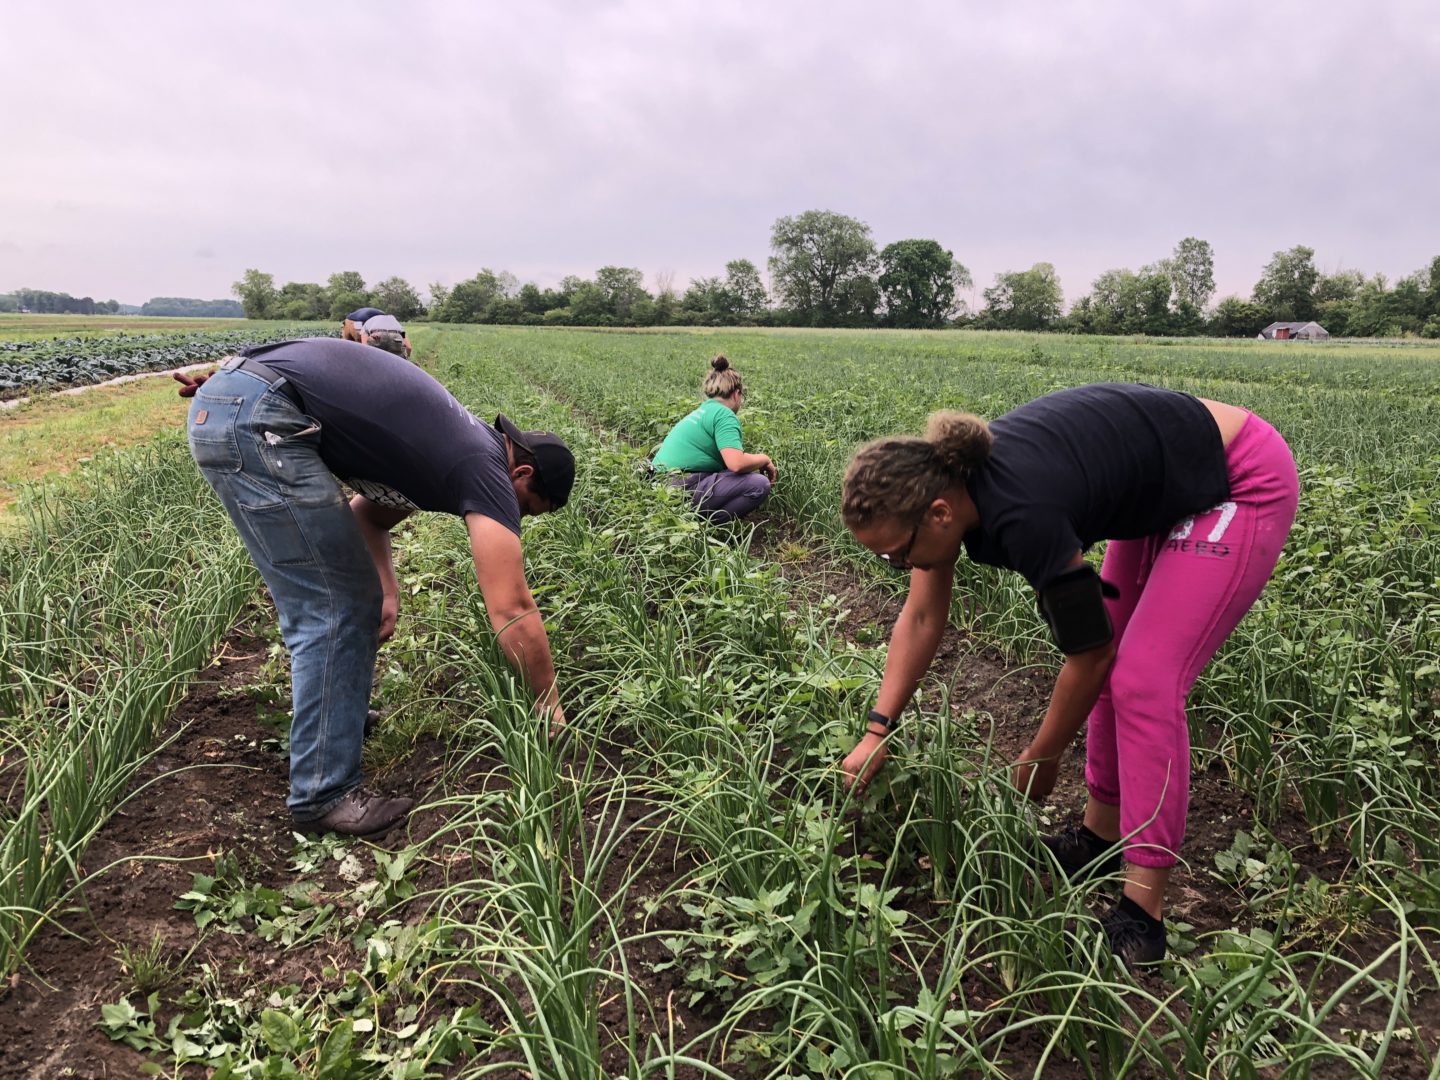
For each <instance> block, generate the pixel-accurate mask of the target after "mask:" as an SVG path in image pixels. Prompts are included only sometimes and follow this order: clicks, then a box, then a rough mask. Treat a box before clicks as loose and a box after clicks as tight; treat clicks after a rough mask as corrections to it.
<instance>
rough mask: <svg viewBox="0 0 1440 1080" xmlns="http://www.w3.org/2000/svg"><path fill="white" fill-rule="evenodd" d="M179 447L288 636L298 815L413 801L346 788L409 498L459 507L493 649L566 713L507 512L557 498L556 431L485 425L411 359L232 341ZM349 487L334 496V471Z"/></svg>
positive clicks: (557, 715) (514, 521)
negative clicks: (226, 516)
mask: <svg viewBox="0 0 1440 1080" xmlns="http://www.w3.org/2000/svg"><path fill="white" fill-rule="evenodd" d="M189 437H190V452H191V453H192V454H193V455H194V457H195V461H196V463H197V464H198V465H199V466H200V471H201V472H202V473H203V474H204V476H205V479H206V480H207V481H209V483H210V486H211V487H212V488H214V489H215V493H216V494H217V495H218V496H219V497H220V501H221V502H222V503H224V504H225V509H226V510H228V511H229V513H230V519H231V520H232V521H233V522H234V523H235V527H236V529H237V530H239V532H240V536H241V539H243V540H244V542H245V546H246V548H247V549H248V550H249V552H250V557H251V558H252V559H253V560H254V561H255V565H256V567H258V568H259V570H260V573H261V575H262V576H263V577H264V578H265V583H266V584H267V585H268V586H269V587H270V593H271V596H272V597H273V598H274V600H275V607H276V610H277V611H278V612H279V615H280V630H281V633H282V635H283V636H284V638H285V644H286V647H287V648H288V649H289V650H290V664H291V683H292V694H293V712H294V718H293V720H292V721H291V727H290V797H289V799H288V800H287V803H288V805H289V807H290V813H291V815H292V816H293V817H294V820H295V824H296V826H297V827H299V828H301V829H302V830H305V831H308V832H326V831H331V832H337V833H343V834H346V835H350V836H365V837H376V836H379V835H381V834H383V833H385V832H387V831H388V830H389V829H391V828H392V827H393V826H394V825H396V824H397V823H399V822H400V821H402V820H404V818H405V816H406V814H408V813H409V812H410V807H411V806H412V805H413V802H414V800H412V799H408V798H383V797H381V796H378V795H375V794H372V793H371V792H369V791H367V790H366V789H365V788H364V787H362V786H361V774H360V747H361V742H362V740H363V738H364V730H365V719H366V712H367V710H368V708H369V698H370V684H371V678H372V676H373V673H374V667H375V653H376V649H377V648H378V646H379V643H380V642H382V641H384V640H386V639H387V638H389V637H390V635H391V634H392V633H393V632H394V630H395V618H396V614H397V611H398V608H399V597H400V590H399V586H398V584H397V582H396V579H395V567H394V563H393V562H392V561H391V554H390V530H391V529H393V528H394V527H395V526H396V525H397V524H399V523H400V522H401V521H403V520H404V519H405V518H407V517H408V516H409V515H410V514H412V513H414V512H415V511H416V510H439V511H443V512H445V513H451V514H457V515H459V516H460V517H462V518H463V519H464V521H465V527H466V529H467V531H468V532H469V534H470V552H471V555H472V556H473V558H474V563H475V574H476V577H477V578H478V579H479V583H480V592H481V594H482V595H483V597H484V599H485V607H486V610H487V612H488V613H489V616H490V622H491V624H492V625H493V626H494V628H495V631H496V633H497V634H498V635H499V639H500V647H501V648H502V649H503V650H504V652H505V656H506V658H507V659H508V660H509V661H510V662H511V663H512V664H513V665H514V666H515V667H516V668H517V669H518V670H519V671H520V673H521V674H522V675H523V676H524V677H525V679H526V681H527V682H528V683H529V685H530V688H531V689H532V690H533V691H534V693H535V697H536V709H537V711H538V712H539V713H540V714H541V715H542V716H543V717H544V718H545V719H546V720H548V722H549V723H551V724H552V725H555V724H562V723H564V721H565V714H564V710H563V709H562V708H561V706H560V699H559V696H558V694H557V692H556V687H555V669H554V666H553V664H552V662H551V658H550V645H549V641H548V639H547V637H546V634H545V626H544V624H543V623H542V622H541V619H540V613H539V611H538V610H537V609H536V607H535V601H534V599H533V598H532V597H531V595H530V588H529V586H528V585H527V584H526V581H525V564H524V560H523V557H522V555H521V550H520V519H521V518H522V517H525V516H527V515H530V514H544V513H549V512H550V511H552V510H558V509H560V507H562V506H564V505H565V501H566V499H568V498H569V497H570V488H571V486H572V484H573V483H574V479H575V459H574V457H573V456H572V455H571V453H570V451H569V449H568V448H567V447H566V446H565V444H564V443H563V442H562V441H561V440H560V439H559V438H557V437H556V436H554V435H551V434H548V433H546V432H543V431H521V430H520V429H519V428H517V427H516V426H515V425H514V424H513V423H511V422H510V421H509V420H508V419H506V418H505V417H504V416H499V417H496V420H495V426H494V427H492V426H491V425H490V424H487V423H485V422H483V421H481V420H479V419H478V418H477V417H475V416H473V415H472V414H471V413H470V412H468V411H467V410H466V409H465V408H464V407H463V406H462V405H461V404H460V403H459V402H458V401H456V400H455V398H454V397H453V396H452V395H451V394H450V392H449V391H448V390H446V389H445V388H444V387H443V386H441V385H440V384H439V383H438V382H436V381H435V379H433V378H431V377H430V376H429V375H428V374H426V373H425V372H424V371H422V370H420V368H418V367H415V366H413V365H412V364H409V363H407V362H405V361H404V360H403V359H401V358H400V357H398V356H395V355H392V354H391V353H389V352H387V351H385V350H383V349H378V348H366V347H364V346H361V345H358V344H355V343H353V342H348V341H337V340H336V339H334V338H308V339H305V340H303V341H289V342H283V343H281V344H278V345H267V346H263V347H261V348H256V349H251V350H247V352H246V353H244V354H242V355H240V356H236V357H232V358H230V359H229V360H227V361H226V362H225V363H224V364H223V365H221V368H220V370H219V371H217V372H216V373H215V374H214V375H213V376H211V377H210V378H209V379H208V380H207V381H205V382H204V383H203V385H201V386H200V387H199V388H198V391H197V392H194V402H193V404H192V405H191V407H190V417H189ZM337 476H338V477H342V478H343V479H344V480H345V482H346V483H348V484H349V485H350V486H351V487H352V488H353V489H354V490H356V491H358V492H360V494H358V495H356V496H355V497H354V498H353V499H351V500H350V502H349V504H348V505H347V504H346V502H345V498H344V496H343V494H342V493H341V490H340V484H339V482H338V481H337V480H336V477H337Z"/></svg>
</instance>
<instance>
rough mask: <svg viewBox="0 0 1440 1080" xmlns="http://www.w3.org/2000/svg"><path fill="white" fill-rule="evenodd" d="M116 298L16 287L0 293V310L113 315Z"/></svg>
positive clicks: (42, 313) (116, 302)
mask: <svg viewBox="0 0 1440 1080" xmlns="http://www.w3.org/2000/svg"><path fill="white" fill-rule="evenodd" d="M119 310H120V302H119V301H118V300H96V299H95V298H94V297H93V296H71V295H70V294H69V293H63V292H49V291H48V290H45V289H16V290H15V291H14V292H9V293H0V311H33V312H36V313H38V314H41V315H114V314H115V313H116V312H118V311H119Z"/></svg>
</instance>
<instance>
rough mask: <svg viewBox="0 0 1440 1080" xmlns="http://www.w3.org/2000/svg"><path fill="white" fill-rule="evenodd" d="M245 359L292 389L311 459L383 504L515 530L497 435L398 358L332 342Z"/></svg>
mask: <svg viewBox="0 0 1440 1080" xmlns="http://www.w3.org/2000/svg"><path fill="white" fill-rule="evenodd" d="M245 355H246V356H251V357H254V358H255V359H256V360H259V361H260V362H261V363H263V364H264V365H265V366H266V367H269V368H273V369H274V370H275V371H277V372H279V373H280V374H281V375H284V376H285V378H286V379H287V380H288V381H289V382H290V383H291V384H292V385H293V386H294V387H295V389H296V390H298V391H299V393H300V397H301V400H302V401H303V402H304V408H305V412H306V414H307V415H309V416H311V417H313V418H314V419H315V420H316V421H318V422H319V424H320V457H321V459H322V460H323V461H324V462H325V464H326V465H327V466H329V468H330V471H331V472H333V473H334V474H335V475H336V476H338V477H340V478H341V479H342V480H344V481H345V482H346V483H348V484H350V486H351V487H353V488H354V489H355V490H356V491H359V492H360V493H361V494H363V495H366V496H367V497H373V498H375V499H376V501H379V502H385V503H387V504H389V505H400V506H402V507H403V506H404V505H405V503H408V504H409V505H411V506H413V507H414V508H415V509H417V510H439V511H442V512H445V513H450V514H458V515H460V516H462V517H463V516H464V515H465V514H481V515H483V516H484V517H488V518H491V519H493V520H495V521H498V522H500V524H502V525H504V526H505V527H506V528H508V529H509V530H510V531H511V532H513V533H515V534H517V535H518V534H519V532H520V505H519V503H518V502H517V501H516V498H515V488H514V486H513V485H512V484H511V482H510V467H509V461H508V459H507V458H506V454H505V439H504V436H502V435H501V434H500V432H498V431H496V430H495V429H494V428H493V427H491V426H490V425H489V424H487V423H485V422H484V421H483V420H480V419H479V418H478V417H476V416H474V415H473V414H472V413H470V412H469V411H468V410H467V409H466V408H465V407H464V406H463V405H461V404H460V402H458V401H457V400H455V396H454V395H453V394H451V393H450V391H448V390H446V389H445V387H443V386H441V385H440V384H439V383H438V382H436V381H435V379H434V378H432V377H431V376H430V375H429V374H427V373H426V372H424V371H422V370H421V369H420V368H418V367H416V366H415V365H414V364H412V363H410V362H409V361H408V360H405V359H404V358H403V357H399V356H396V355H395V354H394V353H389V352H386V351H385V350H384V349H376V348H374V347H372V346H369V345H361V344H360V343H358V342H355V341H341V340H340V339H338V338H305V339H303V340H301V341H286V342H281V343H279V344H276V345H264V346H261V347H259V348H253V349H248V350H246V352H245ZM386 489H391V490H393V491H394V492H398V493H399V494H400V495H402V496H404V502H400V503H396V502H395V501H394V500H393V499H391V498H389V497H387V495H386V494H385V492H386Z"/></svg>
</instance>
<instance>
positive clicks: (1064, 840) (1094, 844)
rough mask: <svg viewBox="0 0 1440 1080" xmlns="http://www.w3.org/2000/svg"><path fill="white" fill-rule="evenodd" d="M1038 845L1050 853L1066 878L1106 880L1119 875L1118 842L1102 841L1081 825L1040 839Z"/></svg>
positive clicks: (1119, 857) (1119, 855)
mask: <svg viewBox="0 0 1440 1080" xmlns="http://www.w3.org/2000/svg"><path fill="white" fill-rule="evenodd" d="M1040 842H1041V843H1042V844H1044V845H1045V846H1046V847H1047V848H1049V849H1050V854H1052V855H1054V856H1055V861H1056V862H1058V863H1059V864H1060V869H1062V870H1064V871H1065V876H1066V877H1069V878H1078V877H1082V876H1086V875H1095V876H1098V877H1108V876H1109V875H1111V874H1118V873H1119V872H1120V866H1121V861H1122V860H1121V854H1120V842H1119V841H1118V840H1102V839H1100V837H1098V836H1096V835H1095V834H1094V833H1093V832H1091V831H1090V830H1089V829H1087V828H1086V827H1085V826H1084V825H1071V826H1070V827H1069V828H1068V829H1065V830H1064V831H1063V832H1059V833H1056V834H1055V835H1054V836H1042V837H1040ZM1096 860H1099V861H1098V862H1097V861H1096Z"/></svg>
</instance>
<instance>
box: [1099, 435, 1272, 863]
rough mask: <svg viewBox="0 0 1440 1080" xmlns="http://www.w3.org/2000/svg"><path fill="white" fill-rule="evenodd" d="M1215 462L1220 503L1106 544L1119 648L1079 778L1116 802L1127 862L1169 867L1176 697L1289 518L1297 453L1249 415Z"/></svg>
mask: <svg viewBox="0 0 1440 1080" xmlns="http://www.w3.org/2000/svg"><path fill="white" fill-rule="evenodd" d="M1225 459H1226V463H1227V465H1228V467H1229V474H1230V498H1229V499H1228V500H1227V501H1226V502H1223V503H1221V504H1220V505H1219V506H1216V507H1214V508H1212V509H1210V510H1207V511H1205V512H1204V513H1201V514H1196V515H1195V516H1194V517H1191V518H1186V519H1185V520H1184V521H1181V522H1179V523H1178V524H1177V525H1176V526H1175V527H1174V528H1173V529H1171V530H1170V531H1169V532H1168V533H1160V534H1157V535H1155V536H1152V537H1147V538H1145V539H1140V540H1112V541H1110V544H1109V546H1108V547H1107V548H1106V549H1105V563H1104V567H1103V569H1102V570H1101V576H1103V577H1104V579H1105V580H1106V581H1108V582H1110V583H1111V584H1113V585H1115V586H1117V587H1118V588H1119V589H1120V597H1119V599H1117V600H1107V601H1106V604H1107V605H1108V607H1109V611H1110V619H1111V622H1113V623H1114V625H1115V638H1116V641H1117V642H1118V651H1117V655H1116V658H1115V666H1114V668H1112V669H1111V672H1110V678H1109V681H1108V682H1107V684H1106V687H1105V689H1104V690H1103V691H1102V692H1101V694H1100V698H1099V700H1098V701H1096V703H1095V708H1094V709H1092V710H1091V712H1090V717H1089V721H1088V724H1089V726H1088V729H1087V733H1086V737H1085V783H1086V786H1087V787H1088V788H1089V791H1090V795H1091V796H1092V797H1093V798H1095V799H1096V800H1097V801H1099V802H1102V803H1106V804H1108V805H1111V806H1114V805H1117V804H1118V805H1119V807H1120V835H1121V836H1122V837H1124V838H1125V858H1126V859H1127V860H1128V861H1130V862H1132V863H1136V864H1138V865H1140V866H1154V867H1165V866H1172V865H1173V864H1174V863H1175V860H1176V856H1177V853H1178V852H1179V850H1180V842H1181V841H1182V840H1183V839H1184V837H1185V815H1186V811H1187V810H1188V809H1189V804H1190V730H1189V727H1188V726H1187V724H1186V721H1185V698H1186V695H1188V694H1189V693H1190V687H1191V686H1193V685H1194V683H1195V679H1196V677H1197V676H1198V675H1199V674H1200V671H1201V669H1202V668H1204V667H1205V665H1206V664H1207V663H1209V661H1210V658H1211V657H1212V656H1214V655H1215V651H1216V650H1217V649H1219V648H1220V645H1221V643H1222V642H1223V641H1224V640H1225V638H1226V637H1228V636H1229V634H1230V631H1231V630H1233V629H1235V626H1236V624H1237V623H1239V622H1240V618H1241V616H1243V615H1244V614H1245V612H1246V611H1248V610H1249V609H1250V605H1251V604H1253V603H1254V602H1255V599H1256V598H1257V597H1258V596H1259V595H1260V590H1261V589H1263V588H1264V587H1265V582H1266V581H1268V580H1269V578H1270V574H1271V572H1272V571H1273V570H1274V569H1275V562H1276V560H1277V559H1278V558H1279V557H1280V549H1281V547H1282V546H1283V545H1284V543H1285V537H1286V536H1287V535H1289V532H1290V525H1291V523H1292V522H1293V521H1294V520H1295V504H1296V500H1297V498H1298V496H1299V483H1298V481H1297V479H1296V475H1295V459H1294V458H1293V457H1292V456H1291V454H1290V448H1289V447H1288V446H1286V445H1285V440H1284V439H1283V438H1281V437H1280V433H1279V432H1277V431H1276V430H1275V429H1274V428H1273V427H1271V426H1270V425H1269V424H1267V423H1266V422H1265V421H1264V420H1262V419H1261V418H1260V417H1258V416H1255V415H1253V414H1252V415H1251V416H1250V417H1248V418H1247V419H1246V421H1245V423H1244V424H1243V425H1242V426H1241V428H1240V431H1239V433H1238V434H1236V436H1235V438H1234V439H1232V440H1231V442H1230V445H1229V446H1228V447H1226V448H1225Z"/></svg>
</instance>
